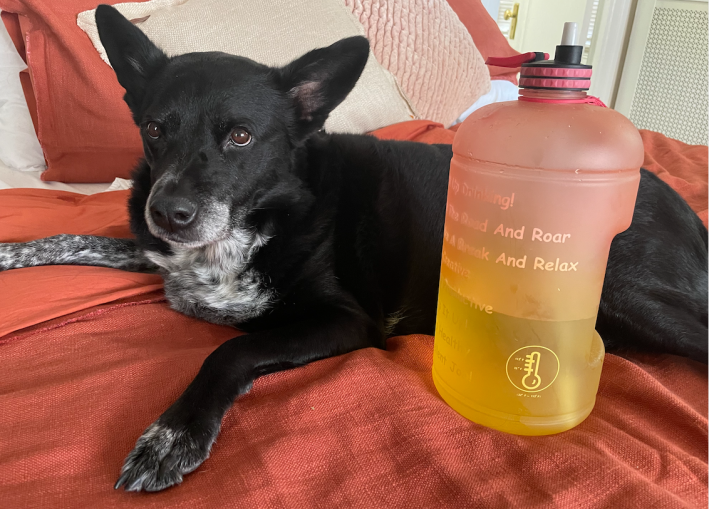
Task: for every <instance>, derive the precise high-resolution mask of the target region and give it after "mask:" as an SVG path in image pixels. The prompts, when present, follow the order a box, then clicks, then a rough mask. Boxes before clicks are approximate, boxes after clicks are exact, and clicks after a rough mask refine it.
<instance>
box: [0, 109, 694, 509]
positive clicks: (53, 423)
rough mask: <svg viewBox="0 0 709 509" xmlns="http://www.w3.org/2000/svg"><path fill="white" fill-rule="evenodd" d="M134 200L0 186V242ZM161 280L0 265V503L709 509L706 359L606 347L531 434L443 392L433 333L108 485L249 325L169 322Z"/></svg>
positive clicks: (371, 354) (394, 134)
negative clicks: (489, 421) (591, 394)
mask: <svg viewBox="0 0 709 509" xmlns="http://www.w3.org/2000/svg"><path fill="white" fill-rule="evenodd" d="M429 124H430V123H429ZM387 129H388V130H386V131H384V132H379V133H377V134H379V135H381V136H383V137H389V138H399V139H418V140H421V139H424V140H426V141H428V142H450V139H452V133H451V132H450V131H446V130H444V129H442V128H440V127H438V126H436V125H435V124H431V125H428V124H426V123H420V122H418V123H417V122H408V123H406V124H402V125H399V126H394V127H391V128H387ZM668 143H669V142H668ZM657 145H659V139H658V140H656V142H655V143H654V144H653V145H652V146H657ZM704 154H705V156H706V151H704ZM685 155H686V154H685ZM651 156H652V157H653V158H654V159H653V160H654V161H662V163H658V164H659V165H660V166H661V167H662V168H663V169H664V170H666V171H667V173H668V175H670V176H673V177H675V176H676V177H677V178H680V179H681V181H682V182H688V184H687V185H688V186H689V189H692V190H693V189H695V185H694V184H693V183H692V182H694V180H695V179H696V180H699V181H701V180H702V179H703V181H704V182H705V183H706V178H707V177H706V171H707V169H706V165H705V166H704V167H703V169H702V170H701V171H702V172H703V175H695V174H691V175H690V174H687V175H684V176H679V175H680V173H681V171H680V170H677V169H676V168H673V167H672V165H671V164H669V163H668V162H667V161H670V162H671V161H675V160H677V161H679V160H682V158H681V157H680V156H679V154H678V155H677V157H676V158H672V157H669V155H668V156H667V157H665V158H663V157H660V156H659V155H658V154H655V153H651ZM125 199H126V193H125V192H115V193H104V194H100V195H94V196H92V197H84V196H79V195H73V194H71V193H62V192H55V191H39V190H12V191H0V242H8V241H25V240H29V239H32V238H39V237H43V236H46V235H51V234H55V233H86V234H99V235H111V236H121V237H125V236H127V235H128V231H127V227H126V222H127V218H126V213H125ZM698 202H701V200H698ZM700 205H701V203H700ZM703 206H704V210H705V211H706V193H705V194H704V201H703ZM695 210H696V206H695ZM26 285H31V286H30V288H31V289H30V290H28V291H23V288H24V287H25V286H26ZM159 286H160V282H159V280H157V279H156V277H155V276H147V275H136V274H128V273H124V272H120V271H113V270H110V269H99V268H92V267H42V268H30V269H22V270H17V271H9V272H4V273H0V326H2V327H3V332H0V366H1V367H2V369H0V408H2V412H0V507H8V508H10V507H12V508H15V507H17V508H34V507H37V508H53V507H67V508H91V509H94V508H108V507H116V508H119V507H126V508H128V507H154V508H163V507H171V508H190V509H191V508H200V507H205V508H207V507H208V508H214V507H288V508H303V509H311V508H316V507H323V508H332V507H361V508H379V507H382V508H384V507H386V508H389V507H402V508H403V507H450V508H461V507H466V508H467V507H472V508H474V507H481V508H497V507H501V508H502V507H520V508H537V507H539V508H547V507H569V508H578V507H582V508H584V507H585V508H596V507H598V508H600V507H613V508H615V507H619V508H620V507H622V508H635V507H637V508H642V509H645V508H647V507H663V508H675V507H677V508H680V507H706V505H707V480H708V479H707V371H706V366H704V365H701V364H698V363H695V362H692V361H689V360H686V359H682V358H678V357H673V356H668V355H655V356H640V355H634V356H631V357H628V358H622V357H618V356H615V355H608V356H607V357H606V361H605V364H604V368H603V375H602V379H601V386H600V389H599V394H598V402H597V405H596V408H595V409H594V411H593V412H592V413H591V416H590V417H589V418H588V419H587V420H586V421H585V422H583V423H582V424H581V425H579V426H578V427H577V428H575V429H573V430H571V431H568V432H566V433H562V434H560V435H556V436H550V437H518V436H513V435H506V434H503V433H500V432H497V431H493V430H489V429H486V428H483V427H481V426H478V425H476V424H473V423H471V422H469V421H467V420H465V419H464V418H462V417H460V416H459V415H458V414H457V413H455V412H454V411H453V410H451V409H450V408H449V407H448V406H447V405H446V404H445V403H444V402H443V401H442V400H441V399H440V397H439V396H438V395H437V393H436V390H435V388H434V386H433V383H432V380H431V358H432V347H433V338H431V337H429V336H408V337H399V338H393V339H390V340H389V343H388V348H389V350H388V351H386V352H384V351H380V350H376V349H372V348H370V349H365V350H360V351H357V352H353V353H351V354H348V355H343V356H340V357H336V358H332V359H327V360H324V361H320V362H316V363H313V364H311V365H309V366H306V367H303V368H298V369H295V370H291V371H287V372H282V373H277V374H274V375H270V376H268V377H264V378H262V379H259V380H258V381H257V382H256V383H255V384H254V388H253V391H252V392H251V393H250V394H248V395H246V396H245V397H243V398H240V399H239V400H238V401H237V402H236V403H235V405H234V407H233V409H232V410H230V411H229V412H228V414H227V416H226V418H225V420H224V425H223V427H222V433H221V435H220V438H219V439H218V440H217V442H216V444H215V446H214V448H213V451H212V457H211V458H210V459H209V460H207V462H206V463H205V464H204V465H203V466H202V467H201V468H200V469H199V470H197V471H196V472H195V473H194V474H192V475H190V476H187V477H186V479H185V482H184V483H183V484H182V485H181V486H180V487H178V488H173V489H170V490H167V491H165V492H161V493H159V494H153V495H145V494H129V493H125V492H114V491H113V490H112V485H113V483H114V482H115V480H116V478H117V474H118V471H119V469H120V466H121V464H122V461H123V458H124V457H125V455H126V454H127V453H128V452H129V451H130V449H131V448H132V446H133V444H134V442H135V440H136V438H137V437H138V436H139V435H140V433H141V432H142V430H143V429H145V427H146V426H147V425H148V424H150V422H152V421H153V420H154V419H155V418H156V417H157V416H158V415H159V414H160V413H161V412H162V411H164V410H165V408H167V407H168V406H169V405H170V403H172V401H174V399H175V398H176V397H177V396H178V395H179V394H180V392H181V391H182V390H183V389H184V388H185V387H186V386H187V384H188V383H189V381H190V380H191V379H192V377H193V376H194V375H195V374H196V372H197V370H198V369H199V366H200V364H201V362H202V361H203V360H204V358H205V357H206V356H207V355H208V354H209V353H210V352H211V351H212V350H213V349H214V348H215V347H216V346H217V345H219V344H220V343H222V342H223V341H225V340H227V339H229V338H231V337H234V336H236V335H238V334H239V333H238V332H237V331H235V330H234V329H231V328H228V327H221V326H216V325H212V324H208V323H205V322H202V321H199V320H195V319H191V318H188V317H185V316H182V315H180V314H178V313H176V312H174V311H172V310H171V309H170V308H169V307H168V305H167V303H166V302H165V301H164V298H163V297H162V295H161V293H160V292H159V291H158V290H156V288H158V287H159ZM65 301H68V302H69V304H66V302H65ZM25 308H30V311H28V312H26V311H25Z"/></svg>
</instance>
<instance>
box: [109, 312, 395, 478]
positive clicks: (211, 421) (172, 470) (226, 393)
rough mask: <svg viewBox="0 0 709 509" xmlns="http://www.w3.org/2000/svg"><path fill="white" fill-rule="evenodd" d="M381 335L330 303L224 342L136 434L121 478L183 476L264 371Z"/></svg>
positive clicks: (359, 316)
mask: <svg viewBox="0 0 709 509" xmlns="http://www.w3.org/2000/svg"><path fill="white" fill-rule="evenodd" d="M383 341H384V339H383V336H382V334H381V333H380V332H379V331H378V329H377V328H376V326H375V325H374V322H372V321H371V320H370V319H369V318H368V317H367V316H366V315H364V313H363V312H361V311H352V310H349V311H348V310H332V311H329V312H328V311H323V312H321V313H318V316H317V317H314V318H313V319H309V320H305V321H302V322H298V323H296V324H293V325H292V326H290V327H284V328H281V329H276V330H271V331H263V332H257V333H253V334H248V335H246V336H241V337H237V338H234V339H231V340H229V341H227V342H226V343H224V344H222V345H221V346H220V347H219V348H217V349H216V350H215V351H214V352H213V353H212V354H211V355H209V357H207V359H206V360H205V361H204V364H203V365H202V368H201V369H200V371H199V373H198V374H197V376H196V378H195V379H194V380H193V381H192V383H191V384H190V385H189V387H188V388H187V389H186V390H185V392H184V393H183V394H182V396H180V398H178V400H177V401H176V402H175V403H174V404H173V405H172V406H171V407H170V408H169V409H168V410H167V411H166V412H165V413H163V414H162V415H161V416H160V417H159V418H158V419H157V420H156V421H155V422H154V423H153V424H151V425H150V426H149V427H148V429H147V430H146V431H145V432H144V433H143V435H142V436H141V437H140V438H139V439H138V442H137V443H136V446H135V448H134V449H133V451H132V452H131V453H130V454H129V455H128V457H127V458H126V460H125V463H124V465H123V469H122V471H121V476H120V478H119V479H118V482H117V483H116V486H115V487H116V489H118V488H120V487H121V486H124V487H125V489H126V490H128V491H141V490H145V491H158V490H162V489H165V488H168V487H170V486H172V485H175V484H179V483H180V482H182V476H183V475H184V474H188V473H190V472H192V471H193V470H195V469H196V468H197V467H198V466H199V465H200V464H201V463H202V462H203V461H204V460H206V459H207V457H208V456H209V451H210V449H211V447H212V443H213V442H214V440H215V438H216V437H217V433H218V432H219V428H220V425H221V421H222V417H223V416H224V413H225V412H226V411H227V410H228V409H229V407H230V406H231V405H232V403H233V401H234V399H235V398H236V397H237V396H239V395H241V394H244V393H246V392H248V391H249V390H250V389H251V386H252V384H253V381H254V380H255V379H256V378H258V377H259V376H262V375H265V374H268V373H272V372H275V371H280V370H284V369H288V368H293V367H297V366H302V365H304V364H307V363H309V362H312V361H315V360H318V359H323V358H326V357H332V356H335V355H340V354H343V353H346V352H350V351H353V350H357V349H359V348H364V347H368V346H384V343H383Z"/></svg>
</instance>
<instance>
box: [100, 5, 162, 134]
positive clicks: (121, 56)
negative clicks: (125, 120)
mask: <svg viewBox="0 0 709 509" xmlns="http://www.w3.org/2000/svg"><path fill="white" fill-rule="evenodd" d="M96 27H97V28H98V35H99V37H100V38H101V44H103V47H104V48H105V50H106V55H108V60H109V62H111V66H112V67H113V70H114V71H115V72H116V77H117V78H118V82H119V83H120V84H121V86H122V87H123V88H125V89H126V94H125V96H124V97H123V98H124V100H125V101H126V103H127V104H128V107H129V108H130V109H131V111H132V112H133V117H134V118H135V120H136V122H137V121H138V119H137V116H138V115H139V111H138V110H139V108H140V105H141V103H142V100H143V96H144V94H145V89H146V86H147V83H148V81H149V79H150V77H151V76H152V75H153V74H154V73H155V72H156V71H158V70H160V68H162V67H163V66H164V65H165V64H166V63H167V61H168V58H167V55H165V53H164V52H163V51H162V50H160V48H158V47H157V46H156V45H155V44H153V43H152V42H151V41H150V39H148V37H147V36H146V35H145V34H144V33H143V32H142V31H141V30H140V29H139V28H138V27H136V26H135V25H133V23H131V22H130V21H128V20H127V19H126V18H125V17H123V15H122V14H121V13H120V12H118V11H117V10H116V9H115V8H114V7H111V6H110V5H105V4H102V5H99V6H98V7H97V8H96Z"/></svg>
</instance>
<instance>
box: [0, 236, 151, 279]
mask: <svg viewBox="0 0 709 509" xmlns="http://www.w3.org/2000/svg"><path fill="white" fill-rule="evenodd" d="M37 265H95V266H98V267H109V268H113V269H121V270H128V271H131V272H154V271H155V270H156V266H155V265H154V264H153V263H152V262H150V261H149V260H148V259H147V258H145V256H144V254H143V251H142V250H141V249H140V248H138V246H137V245H136V243H135V241H134V240H131V239H114V238H110V237H95V236H92V235H55V236H54V237H47V238H44V239H39V240H32V241H30V242H22V243H15V244H0V271H3V270H10V269H21V268H24V267H35V266H37Z"/></svg>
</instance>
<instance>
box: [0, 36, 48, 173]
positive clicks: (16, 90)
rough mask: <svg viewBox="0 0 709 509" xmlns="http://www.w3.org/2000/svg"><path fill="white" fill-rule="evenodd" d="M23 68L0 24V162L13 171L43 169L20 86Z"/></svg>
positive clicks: (24, 67)
mask: <svg viewBox="0 0 709 509" xmlns="http://www.w3.org/2000/svg"><path fill="white" fill-rule="evenodd" d="M26 68H27V66H26V65H25V62H24V61H23V60H22V58H21V57H20V55H18V54H17V49H15V45H14V44H13V43H12V39H10V35H9V34H8V33H7V30H6V29H5V24H4V23H2V22H0V161H2V162H3V163H4V164H5V166H7V167H8V168H11V169H13V170H20V171H37V170H44V169H46V165H45V163H44V155H43V154H42V147H40V145H39V141H38V140H37V134H36V133H35V131H34V126H33V125H32V118H31V117H30V110H29V109H28V108H27V101H26V100H25V94H24V93H23V92H22V85H21V84H20V71H22V70H24V69H26Z"/></svg>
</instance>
